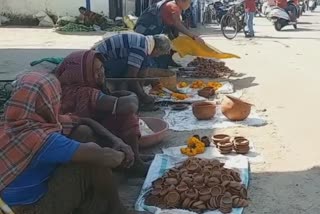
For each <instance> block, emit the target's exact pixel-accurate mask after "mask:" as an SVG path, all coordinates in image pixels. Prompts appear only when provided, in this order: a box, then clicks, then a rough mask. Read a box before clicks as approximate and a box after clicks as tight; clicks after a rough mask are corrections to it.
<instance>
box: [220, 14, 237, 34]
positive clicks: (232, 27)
mask: <svg viewBox="0 0 320 214" xmlns="http://www.w3.org/2000/svg"><path fill="white" fill-rule="evenodd" d="M238 29H239V23H238V21H237V19H236V17H235V16H233V15H230V14H226V15H224V16H223V17H222V19H221V31H222V34H223V36H224V37H225V38H227V39H234V38H235V37H236V36H237V34H238Z"/></svg>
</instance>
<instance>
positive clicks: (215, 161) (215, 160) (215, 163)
mask: <svg viewBox="0 0 320 214" xmlns="http://www.w3.org/2000/svg"><path fill="white" fill-rule="evenodd" d="M210 164H211V165H212V166H219V165H220V161H218V160H217V159H212V160H210Z"/></svg>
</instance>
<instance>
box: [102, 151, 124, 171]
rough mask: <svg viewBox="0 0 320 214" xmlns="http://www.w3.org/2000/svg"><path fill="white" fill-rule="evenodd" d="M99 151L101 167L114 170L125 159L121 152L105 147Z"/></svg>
mask: <svg viewBox="0 0 320 214" xmlns="http://www.w3.org/2000/svg"><path fill="white" fill-rule="evenodd" d="M101 149H102V150H103V158H102V161H103V163H102V164H103V165H105V166H107V167H110V168H116V167H118V166H120V165H121V164H122V163H123V161H124V159H125V154H124V153H123V152H121V151H116V150H114V149H110V148H107V147H105V148H101Z"/></svg>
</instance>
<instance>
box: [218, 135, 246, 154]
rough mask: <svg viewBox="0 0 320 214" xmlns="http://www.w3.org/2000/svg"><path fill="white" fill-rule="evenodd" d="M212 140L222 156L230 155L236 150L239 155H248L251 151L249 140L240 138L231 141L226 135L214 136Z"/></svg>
mask: <svg viewBox="0 0 320 214" xmlns="http://www.w3.org/2000/svg"><path fill="white" fill-rule="evenodd" d="M212 140H213V142H214V144H215V145H216V147H217V148H218V150H219V152H220V153H221V154H229V153H231V152H232V150H234V151H235V152H236V153H237V154H247V153H248V152H249V150H250V147H249V140H248V139H246V138H245V137H242V136H238V137H234V138H233V140H231V137H230V136H229V135H226V134H217V135H214V136H212Z"/></svg>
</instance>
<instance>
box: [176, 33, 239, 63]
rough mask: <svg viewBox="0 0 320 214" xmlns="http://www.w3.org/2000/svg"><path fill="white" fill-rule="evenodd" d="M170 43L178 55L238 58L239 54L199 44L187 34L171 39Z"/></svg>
mask: <svg viewBox="0 0 320 214" xmlns="http://www.w3.org/2000/svg"><path fill="white" fill-rule="evenodd" d="M172 45H173V48H174V50H175V51H177V52H178V53H179V55H180V57H184V56H186V55H191V56H198V57H211V58H215V59H228V58H240V57H239V56H237V55H234V54H231V53H223V52H221V51H220V50H218V49H216V48H214V47H212V46H210V45H207V44H200V43H199V42H197V41H195V40H193V39H192V38H190V37H188V36H179V37H177V38H176V39H174V40H173V41H172Z"/></svg>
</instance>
